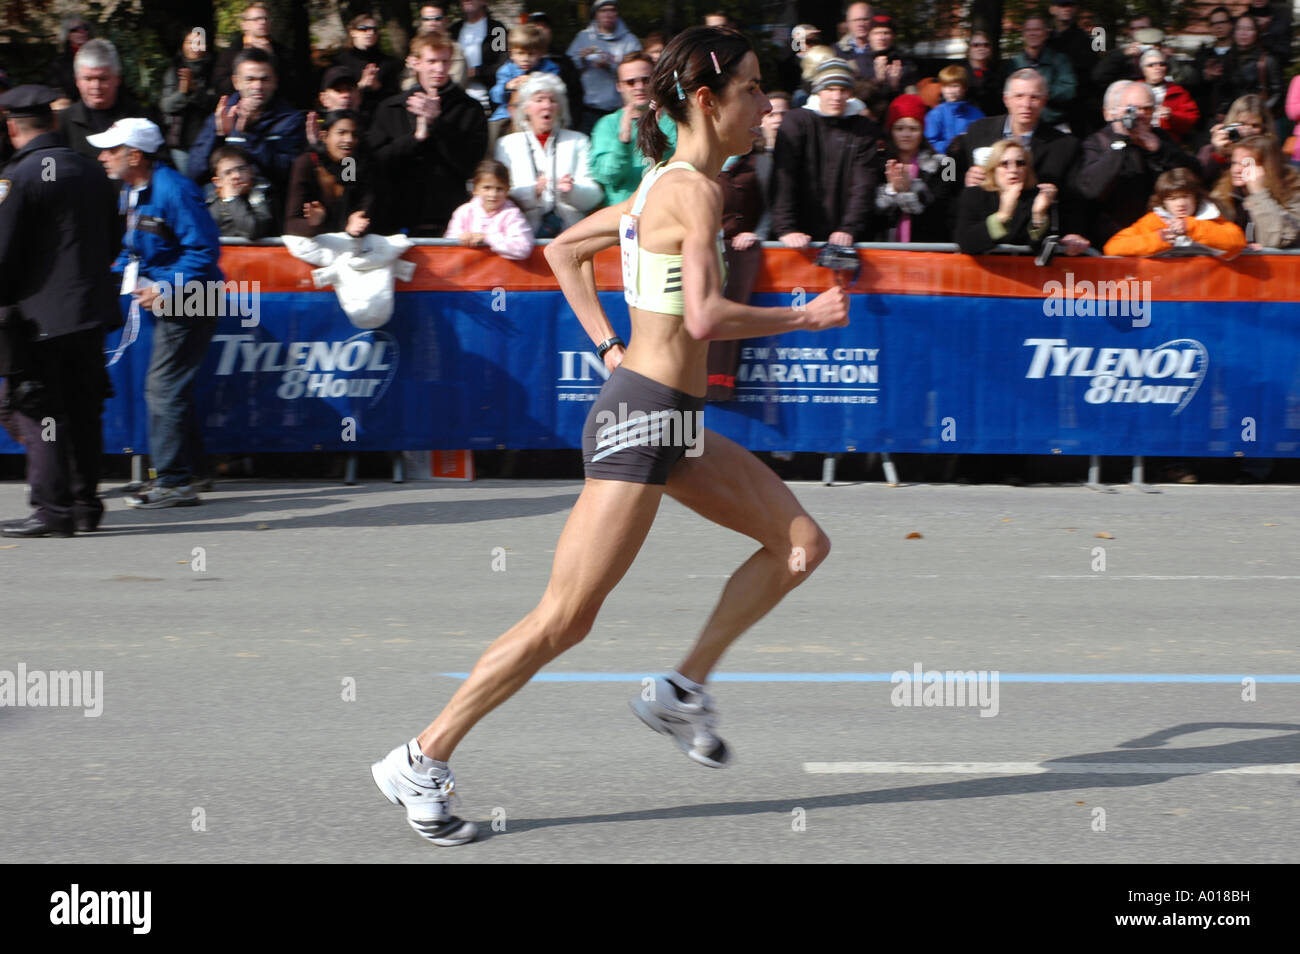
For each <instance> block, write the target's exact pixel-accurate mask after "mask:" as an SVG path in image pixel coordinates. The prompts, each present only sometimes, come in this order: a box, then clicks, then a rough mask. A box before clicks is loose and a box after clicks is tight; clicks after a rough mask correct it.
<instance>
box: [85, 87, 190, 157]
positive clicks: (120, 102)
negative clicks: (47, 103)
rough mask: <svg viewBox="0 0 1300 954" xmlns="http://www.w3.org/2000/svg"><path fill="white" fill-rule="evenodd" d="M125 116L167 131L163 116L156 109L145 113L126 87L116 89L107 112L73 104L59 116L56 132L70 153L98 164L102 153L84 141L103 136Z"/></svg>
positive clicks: (146, 110)
mask: <svg viewBox="0 0 1300 954" xmlns="http://www.w3.org/2000/svg"><path fill="white" fill-rule="evenodd" d="M127 116H143V117H144V118H145V119H147V120H149V121H150V122H153V123H156V124H157V125H158V128H159V129H162V130H166V128H167V126H166V123H165V122H164V120H163V118H162V115H161V114H160V113H159V112H158V111H157V110H156V109H152V108H150V109H145V108H144V107H143V106H141V105H140V103H139V101H138V100H136V98H135V97H134V96H132V95H131V91H130V90H128V89H127V88H126V87H125V86H119V87H118V90H117V101H116V102H114V103H113V105H112V106H110V107H109V108H108V109H91V108H90V107H88V106H87V105H86V104H85V102H83V101H78V102H75V103H73V104H72V105H71V106H69V107H68V108H67V109H65V110H64V111H63V112H61V113H60V114H59V129H60V131H61V132H62V133H63V139H64V141H65V142H66V143H67V144H68V145H69V146H70V147H72V151H73V152H76V153H80V154H81V155H83V156H85V157H86V158H87V159H92V160H97V159H98V158H99V153H100V151H101V150H99V149H96V148H95V147H94V146H92V145H91V144H90V143H88V142H87V141H86V137H87V136H94V135H97V134H99V133H102V132H103V131H104V130H106V129H107V128H108V127H109V126H111V125H113V123H115V122H117V121H118V120H119V119H123V118H125V117H127ZM168 161H169V162H170V160H168ZM96 165H98V163H96Z"/></svg>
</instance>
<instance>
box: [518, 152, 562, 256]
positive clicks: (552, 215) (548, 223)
mask: <svg viewBox="0 0 1300 954" xmlns="http://www.w3.org/2000/svg"><path fill="white" fill-rule="evenodd" d="M534 140H535V136H534V134H533V132H532V130H529V131H528V132H526V133H525V134H524V145H526V146H527V147H528V164H529V165H530V166H531V167H532V170H533V183H534V185H536V183H537V177H538V175H540V173H538V171H537V160H536V159H534V158H533V142H534ZM551 143H555V151H554V152H552V153H551V177H550V179H548V180H547V181H546V187H547V188H548V189H550V190H551V204H550V206H548V207H547V209H546V211H544V212H543V213H542V219H541V221H540V222H539V223H538V226H537V228H536V229H535V230H534V232H533V234H534V235H535V236H536V237H537V238H555V236H557V235H559V234H560V233H561V232H563V231H564V222H563V220H562V219H561V218H560V216H559V214H558V213H557V212H556V211H555V204H556V203H557V202H558V201H559V198H560V189H559V181H558V180H557V179H556V177H555V175H556V165H555V164H556V163H557V162H558V161H559V156H560V134H559V131H558V130H552V131H551V135H550V136H549V137H548V138H547V140H546V145H547V146H549V145H550V144H551ZM538 145H541V143H540V142H538ZM545 154H546V146H542V155H543V156H545Z"/></svg>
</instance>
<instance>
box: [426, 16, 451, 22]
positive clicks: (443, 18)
mask: <svg viewBox="0 0 1300 954" xmlns="http://www.w3.org/2000/svg"><path fill="white" fill-rule="evenodd" d="M420 19H421V20H423V21H424V22H425V23H437V22H438V21H439V20H445V19H447V18H446V17H420Z"/></svg>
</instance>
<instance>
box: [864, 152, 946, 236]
mask: <svg viewBox="0 0 1300 954" xmlns="http://www.w3.org/2000/svg"><path fill="white" fill-rule="evenodd" d="M891 158H894V155H893V150H892V149H889V148H886V149H885V150H882V151H881V152H879V153H877V154H876V159H875V161H874V162H873V163H872V166H873V170H874V178H875V180H876V183H877V185H876V190H875V193H874V196H873V198H874V200H875V208H874V210H873V215H874V220H873V222H872V232H873V233H874V234H873V235H872V241H876V242H889V241H897V239H891V238H890V236H889V232H890V230H891V229H893V228H895V227H896V226H897V225H898V223H899V222H900V221H901V220H902V218H903V215H904V214H908V215H911V217H912V238H911V241H913V242H951V241H952V232H951V228H950V226H949V224H948V219H949V215H948V207H947V205H948V203H947V197H948V190H947V189H946V188H944V186H945V183H944V182H943V170H944V165H945V163H944V160H942V159H941V158H940V157H938V156H936V155H935V154H934V153H933V152H932V151H931V150H929V149H923V150H922V151H921V153H920V155H918V156H917V165H918V167H919V168H920V175H919V176H917V177H915V178H913V179H912V190H911V198H910V200H909V199H908V197H907V196H903V197H901V198H900V197H899V196H896V195H890V194H889V190H888V185H889V181H888V179H887V178H886V177H885V163H886V162H888V160H889V159H891ZM904 202H907V204H908V205H909V206H910V205H911V204H912V203H915V204H916V207H919V210H920V211H916V212H911V211H909V210H908V209H906V208H904V207H903V203H904Z"/></svg>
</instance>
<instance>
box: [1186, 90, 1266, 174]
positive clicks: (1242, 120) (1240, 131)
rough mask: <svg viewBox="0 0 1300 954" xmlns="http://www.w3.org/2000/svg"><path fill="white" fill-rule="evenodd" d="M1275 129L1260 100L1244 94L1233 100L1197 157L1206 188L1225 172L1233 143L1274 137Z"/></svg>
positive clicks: (1211, 129) (1251, 94)
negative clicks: (1259, 137) (1258, 137)
mask: <svg viewBox="0 0 1300 954" xmlns="http://www.w3.org/2000/svg"><path fill="white" fill-rule="evenodd" d="M1274 129H1275V126H1274V124H1273V114H1272V113H1271V112H1270V111H1269V108H1268V107H1267V106H1265V105H1264V100H1263V98H1262V97H1260V96H1257V95H1255V94H1254V93H1247V94H1246V95H1245V96H1242V97H1240V98H1238V99H1236V100H1234V101H1233V103H1232V105H1231V106H1229V107H1228V112H1227V114H1226V115H1225V116H1224V117H1223V122H1221V123H1216V124H1215V125H1214V126H1212V127H1211V128H1210V141H1209V143H1207V144H1206V145H1205V146H1203V147H1202V148H1201V151H1200V152H1199V153H1197V156H1196V161H1197V162H1198V163H1199V164H1200V167H1201V178H1202V179H1203V180H1204V181H1205V183H1206V185H1211V186H1212V185H1213V184H1214V183H1216V182H1218V181H1219V177H1220V176H1222V175H1223V173H1224V172H1226V171H1227V168H1228V157H1229V153H1230V152H1231V150H1232V147H1233V145H1234V144H1236V143H1238V142H1241V140H1243V139H1249V138H1250V137H1251V136H1269V137H1272V138H1276V135H1275V133H1274Z"/></svg>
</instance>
